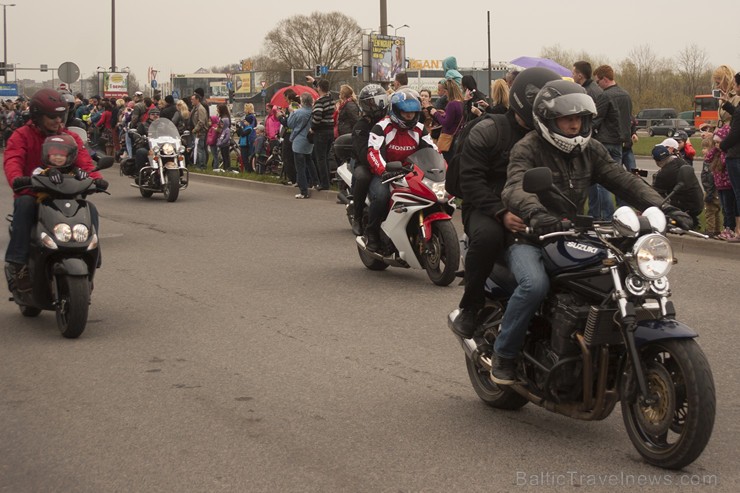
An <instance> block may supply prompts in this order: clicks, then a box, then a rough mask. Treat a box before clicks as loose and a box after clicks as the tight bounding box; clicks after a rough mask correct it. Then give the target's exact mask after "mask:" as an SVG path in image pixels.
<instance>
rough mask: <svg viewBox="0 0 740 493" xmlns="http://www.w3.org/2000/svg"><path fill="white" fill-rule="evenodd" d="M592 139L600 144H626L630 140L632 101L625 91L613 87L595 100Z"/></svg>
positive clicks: (615, 86)
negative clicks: (595, 112)
mask: <svg viewBox="0 0 740 493" xmlns="http://www.w3.org/2000/svg"><path fill="white" fill-rule="evenodd" d="M596 111H597V113H598V114H597V116H596V118H594V122H593V124H594V137H595V138H596V140H598V141H599V142H601V143H602V144H626V143H627V142H628V141H630V140H631V139H632V132H631V127H632V99H630V95H629V94H627V91H625V90H624V89H622V88H621V87H619V86H618V85H613V86H610V87H607V88H606V89H604V93H603V94H602V95H601V96H599V97H598V98H597V99H596Z"/></svg>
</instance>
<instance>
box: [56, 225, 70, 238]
mask: <svg viewBox="0 0 740 493" xmlns="http://www.w3.org/2000/svg"><path fill="white" fill-rule="evenodd" d="M54 237H55V238H56V239H57V240H59V241H61V242H62V243H67V242H68V241H69V240H71V239H72V228H70V227H69V224H66V223H59V224H57V225H56V226H54Z"/></svg>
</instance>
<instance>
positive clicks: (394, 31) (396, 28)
mask: <svg viewBox="0 0 740 493" xmlns="http://www.w3.org/2000/svg"><path fill="white" fill-rule="evenodd" d="M388 27H390V28H392V29H393V35H394V36H395V35H396V33H397V32H398V30H399V29H403V28H404V27H411V26H409V25H408V24H404V25H403V26H398V27H393V24H388Z"/></svg>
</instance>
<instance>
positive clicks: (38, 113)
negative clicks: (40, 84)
mask: <svg viewBox="0 0 740 493" xmlns="http://www.w3.org/2000/svg"><path fill="white" fill-rule="evenodd" d="M29 111H30V113H31V120H32V121H33V122H34V123H37V122H38V121H39V119H40V118H41V117H42V116H43V115H46V116H48V117H52V118H56V117H57V116H58V117H60V118H61V119H62V122H66V121H67V103H66V101H64V99H63V98H62V95H61V94H59V93H58V92H57V91H55V90H54V89H41V90H40V91H36V94H34V95H33V97H32V98H31V104H30V105H29Z"/></svg>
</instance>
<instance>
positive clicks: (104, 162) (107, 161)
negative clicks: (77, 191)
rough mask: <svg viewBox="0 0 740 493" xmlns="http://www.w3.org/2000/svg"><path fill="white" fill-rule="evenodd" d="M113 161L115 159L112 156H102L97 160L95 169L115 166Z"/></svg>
mask: <svg viewBox="0 0 740 493" xmlns="http://www.w3.org/2000/svg"><path fill="white" fill-rule="evenodd" d="M113 161H114V159H113V157H112V156H105V157H101V158H100V160H99V161H98V162H97V165H96V166H95V171H100V170H101V169H108V168H110V167H111V166H113Z"/></svg>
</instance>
